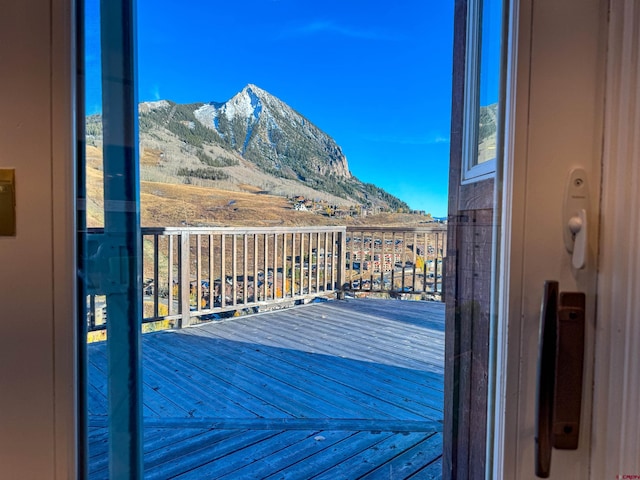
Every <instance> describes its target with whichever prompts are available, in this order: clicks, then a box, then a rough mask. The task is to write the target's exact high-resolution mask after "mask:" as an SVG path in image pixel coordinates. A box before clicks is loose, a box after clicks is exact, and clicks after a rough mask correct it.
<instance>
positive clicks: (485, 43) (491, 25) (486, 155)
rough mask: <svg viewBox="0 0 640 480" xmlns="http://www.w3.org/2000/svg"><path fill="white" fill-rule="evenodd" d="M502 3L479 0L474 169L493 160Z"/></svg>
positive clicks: (496, 123)
mask: <svg viewBox="0 0 640 480" xmlns="http://www.w3.org/2000/svg"><path fill="white" fill-rule="evenodd" d="M501 15H502V0H482V33H481V39H482V40H481V42H480V89H479V90H480V95H479V105H480V111H479V114H478V156H477V159H476V162H475V163H476V165H477V164H480V163H483V162H487V161H489V160H495V158H496V146H497V132H498V128H497V127H498V96H499V90H500V38H501V34H502V21H501Z"/></svg>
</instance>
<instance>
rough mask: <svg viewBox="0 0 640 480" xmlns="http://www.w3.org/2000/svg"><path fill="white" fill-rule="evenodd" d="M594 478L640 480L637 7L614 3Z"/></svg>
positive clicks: (632, 0) (627, 0) (633, 2)
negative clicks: (634, 479)
mask: <svg viewBox="0 0 640 480" xmlns="http://www.w3.org/2000/svg"><path fill="white" fill-rule="evenodd" d="M609 22H610V26H609V36H608V55H607V88H606V109H605V130H604V150H603V172H602V174H603V178H602V183H603V186H602V206H601V211H602V220H601V235H600V266H599V274H598V316H597V323H596V325H597V328H596V353H595V355H596V357H595V358H596V360H597V361H596V363H595V377H594V414H593V433H592V443H591V478H593V479H594V480H595V479H616V478H625V476H626V478H640V409H639V408H638V406H639V405H640V254H639V253H638V252H639V251H640V201H639V199H640V194H639V191H638V185H640V135H639V134H638V132H640V94H639V92H640V36H639V35H640V4H639V3H638V2H637V0H611V3H610V10H609Z"/></svg>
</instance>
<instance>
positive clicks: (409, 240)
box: [343, 225, 447, 301]
mask: <svg viewBox="0 0 640 480" xmlns="http://www.w3.org/2000/svg"><path fill="white" fill-rule="evenodd" d="M446 234H447V230H446V227H445V226H441V225H440V226H435V227H434V226H429V227H420V228H398V227H347V237H346V252H345V266H346V275H345V276H346V284H345V286H344V287H343V288H344V289H345V290H350V291H353V292H366V291H369V292H386V293H391V294H393V295H407V296H408V295H413V296H414V297H415V298H420V299H424V300H438V301H439V300H441V299H442V286H443V281H442V280H443V278H442V271H443V268H442V267H443V265H442V263H443V260H444V256H445V250H446Z"/></svg>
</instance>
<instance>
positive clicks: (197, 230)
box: [87, 226, 346, 235]
mask: <svg viewBox="0 0 640 480" xmlns="http://www.w3.org/2000/svg"><path fill="white" fill-rule="evenodd" d="M140 230H141V233H142V234H143V235H163V234H166V235H171V234H180V233H182V232H186V233H189V234H194V235H196V234H204V235H207V234H220V233H225V234H239V235H242V234H263V233H268V234H273V233H317V232H321V233H322V232H344V231H345V230H346V229H345V227H344V226H309V227H142V228H141V229H140ZM103 232H104V228H88V229H87V233H90V234H100V233H103Z"/></svg>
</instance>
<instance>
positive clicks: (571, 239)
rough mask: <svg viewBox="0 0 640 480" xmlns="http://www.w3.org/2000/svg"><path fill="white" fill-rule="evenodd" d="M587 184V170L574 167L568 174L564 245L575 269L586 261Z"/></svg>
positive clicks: (580, 267)
mask: <svg viewBox="0 0 640 480" xmlns="http://www.w3.org/2000/svg"><path fill="white" fill-rule="evenodd" d="M588 211H589V185H588V184H587V172H586V171H585V170H584V169H583V168H574V169H573V170H572V171H571V173H570V174H569V181H568V182H567V187H566V191H565V198H564V210H563V220H564V223H563V235H564V246H565V247H566V249H567V251H568V252H569V253H571V254H572V255H571V265H573V268H575V269H576V270H580V269H583V268H584V267H585V265H586V263H587V254H588V248H587V240H588V232H589V229H588Z"/></svg>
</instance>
